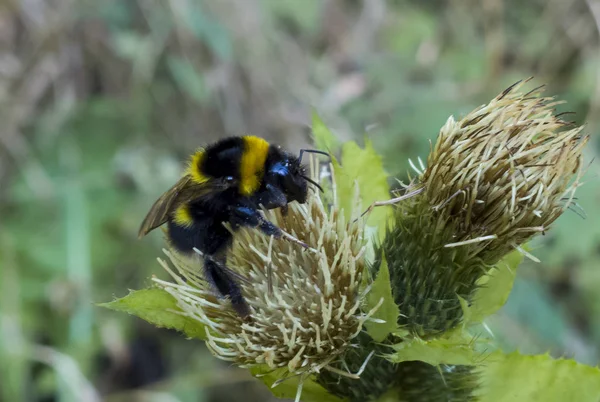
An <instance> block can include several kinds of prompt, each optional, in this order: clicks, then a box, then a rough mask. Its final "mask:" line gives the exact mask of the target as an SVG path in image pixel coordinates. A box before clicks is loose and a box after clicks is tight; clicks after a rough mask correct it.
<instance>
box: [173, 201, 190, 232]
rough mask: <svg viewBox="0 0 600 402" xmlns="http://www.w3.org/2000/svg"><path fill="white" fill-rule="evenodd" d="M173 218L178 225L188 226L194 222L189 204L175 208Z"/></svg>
mask: <svg viewBox="0 0 600 402" xmlns="http://www.w3.org/2000/svg"><path fill="white" fill-rule="evenodd" d="M173 220H174V221H175V223H176V224H177V225H179V226H183V227H190V226H192V225H193V224H194V219H193V218H192V213H191V211H190V208H189V205H187V204H184V205H182V206H180V207H178V208H177V209H176V210H175V214H174V216H173Z"/></svg>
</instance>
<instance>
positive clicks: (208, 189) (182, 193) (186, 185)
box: [138, 175, 233, 237]
mask: <svg viewBox="0 0 600 402" xmlns="http://www.w3.org/2000/svg"><path fill="white" fill-rule="evenodd" d="M232 185H233V183H229V182H224V181H221V180H209V181H207V182H205V183H201V184H198V183H194V182H193V181H192V180H191V177H190V176H188V175H186V176H183V177H182V178H181V179H179V181H178V182H177V183H175V185H174V186H173V187H171V188H170V189H169V190H167V191H166V192H165V193H164V194H163V195H161V196H160V198H159V199H158V200H156V202H154V204H153V205H152V207H151V208H150V211H149V212H148V214H147V215H146V217H145V218H144V221H143V222H142V224H141V226H140V230H139V232H138V237H144V236H145V235H147V234H148V233H150V232H151V231H152V230H154V229H156V228H157V227H159V226H161V225H162V224H164V223H165V222H166V221H167V220H168V219H169V215H170V214H171V212H173V211H174V210H175V209H176V208H177V207H178V206H179V205H181V204H182V203H185V202H190V201H193V200H194V199H198V198H200V197H202V196H204V195H206V194H209V193H214V192H216V191H222V190H225V189H227V188H229V187H231V186H232Z"/></svg>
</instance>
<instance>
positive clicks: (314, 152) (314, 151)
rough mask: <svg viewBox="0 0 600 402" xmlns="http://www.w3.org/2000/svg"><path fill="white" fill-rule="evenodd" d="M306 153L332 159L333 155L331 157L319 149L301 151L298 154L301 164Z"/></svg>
mask: <svg viewBox="0 0 600 402" xmlns="http://www.w3.org/2000/svg"><path fill="white" fill-rule="evenodd" d="M305 152H306V153H308V154H320V155H325V156H328V157H329V158H330V159H331V155H329V154H328V153H327V152H325V151H319V150H318V149H301V150H300V153H299V154H298V160H300V162H302V155H304V153H305Z"/></svg>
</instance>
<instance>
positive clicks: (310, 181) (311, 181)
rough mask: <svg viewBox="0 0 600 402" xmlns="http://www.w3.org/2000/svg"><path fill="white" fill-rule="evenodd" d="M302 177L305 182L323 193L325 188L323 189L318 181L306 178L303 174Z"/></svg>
mask: <svg viewBox="0 0 600 402" xmlns="http://www.w3.org/2000/svg"><path fill="white" fill-rule="evenodd" d="M300 177H302V178H303V179H304V180H306V181H307V182H309V183H311V184H314V185H315V186H316V187H317V188H318V189H319V190H321V192H323V187H321V186H320V185H319V183H317V182H316V181H314V180H313V179H311V178H310V177H307V176H304V175H303V174H301V175H300Z"/></svg>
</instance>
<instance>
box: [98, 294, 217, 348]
mask: <svg viewBox="0 0 600 402" xmlns="http://www.w3.org/2000/svg"><path fill="white" fill-rule="evenodd" d="M99 306H100V307H106V308H109V309H111V310H115V311H123V312H125V313H128V314H132V315H135V316H137V317H139V318H141V319H143V320H145V321H148V322H149V323H150V324H153V325H155V326H157V327H160V328H169V329H175V330H177V331H180V332H183V333H184V334H186V335H187V336H189V337H190V338H197V339H205V338H206V332H205V330H204V325H202V324H201V323H199V322H198V321H196V320H192V319H191V318H189V317H185V316H183V315H181V314H178V313H177V311H179V310H180V309H179V306H178V305H177V300H176V299H175V298H174V297H173V296H171V295H170V294H169V293H168V292H166V291H165V290H163V289H160V288H149V289H143V290H135V291H132V292H131V293H129V294H128V295H127V296H125V297H123V298H121V299H117V300H114V301H112V302H109V303H101V304H99Z"/></svg>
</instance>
